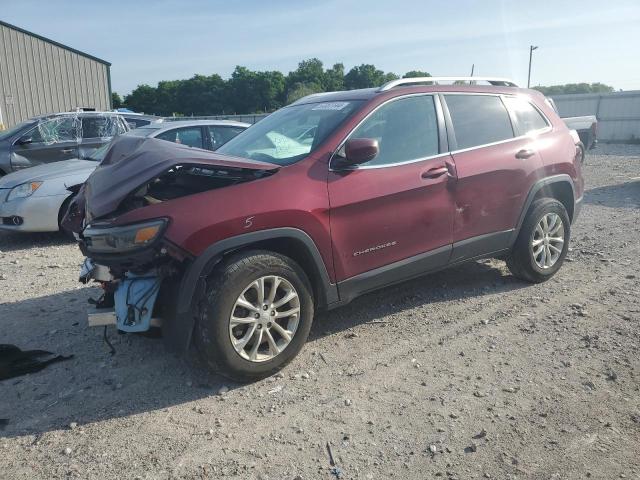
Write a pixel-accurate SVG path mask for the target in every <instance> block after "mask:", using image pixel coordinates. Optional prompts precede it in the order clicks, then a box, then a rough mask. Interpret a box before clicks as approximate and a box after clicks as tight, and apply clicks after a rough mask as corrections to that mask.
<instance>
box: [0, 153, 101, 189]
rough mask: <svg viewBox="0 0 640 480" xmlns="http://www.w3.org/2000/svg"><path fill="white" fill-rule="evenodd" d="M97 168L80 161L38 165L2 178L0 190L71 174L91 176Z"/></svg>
mask: <svg viewBox="0 0 640 480" xmlns="http://www.w3.org/2000/svg"><path fill="white" fill-rule="evenodd" d="M97 166H98V162H94V161H91V160H78V159H72V160H64V161H62V162H53V163H47V164H44V165H38V166H36V167H30V168H25V169H24V170H19V171H17V172H13V173H10V174H9V175H5V176H4V177H2V178H0V188H13V187H15V186H17V185H21V184H23V183H27V182H44V181H46V180H53V179H56V178H61V177H65V176H67V175H70V174H72V175H75V174H78V173H81V172H83V171H86V173H87V174H89V173H90V172H91V171H92V170H93V169H95V168H96V167H97Z"/></svg>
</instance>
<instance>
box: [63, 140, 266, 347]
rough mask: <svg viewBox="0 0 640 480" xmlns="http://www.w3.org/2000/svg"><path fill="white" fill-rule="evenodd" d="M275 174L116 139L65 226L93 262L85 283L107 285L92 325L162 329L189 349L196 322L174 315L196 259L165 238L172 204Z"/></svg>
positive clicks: (157, 143)
mask: <svg viewBox="0 0 640 480" xmlns="http://www.w3.org/2000/svg"><path fill="white" fill-rule="evenodd" d="M276 170H277V167H276V166H273V165H271V164H266V163H262V162H252V161H250V160H245V159H234V158H231V157H224V156H222V155H220V154H215V153H212V152H206V151H202V150H198V149H193V148H190V147H185V146H181V145H176V144H173V143H169V142H166V141H163V140H155V139H140V138H138V137H126V136H123V137H121V138H120V139H117V140H115V141H114V143H113V144H112V146H111V147H110V149H109V151H108V152H107V154H106V155H105V159H104V160H103V162H102V163H101V164H100V166H99V167H98V168H97V169H96V170H95V172H94V173H93V174H92V175H91V176H90V177H89V179H88V180H87V182H86V183H85V184H84V185H83V186H82V188H81V189H80V191H79V192H78V194H77V196H76V199H75V201H74V202H73V204H72V205H70V207H69V209H68V212H67V215H66V217H65V219H64V221H63V227H65V228H66V229H68V230H72V231H74V232H75V233H76V235H77V237H78V239H79V244H80V249H81V250H82V252H83V253H84V255H85V256H86V257H87V261H86V262H85V264H84V266H83V270H82V272H81V276H80V281H82V282H85V283H86V282H89V281H91V280H93V281H96V282H98V283H100V285H101V286H102V288H103V292H104V293H103V295H102V297H101V298H100V299H99V300H97V301H95V302H94V303H95V306H96V309H95V311H93V312H91V313H90V314H89V324H90V325H92V326H98V325H109V324H115V325H116V326H117V328H118V329H119V330H121V331H124V332H144V331H147V330H149V329H150V328H152V327H162V328H163V333H164V337H165V340H166V341H167V343H168V345H169V346H170V347H173V348H172V349H173V350H178V351H182V350H184V348H185V339H186V340H187V343H188V338H189V337H190V334H191V327H192V325H193V321H192V319H178V318H176V301H177V296H178V292H179V291H180V290H181V282H182V278H183V276H184V274H185V272H186V270H187V269H188V268H189V266H190V265H191V264H192V262H193V260H194V254H193V253H192V252H189V251H187V250H186V249H184V248H182V247H181V246H179V245H177V244H175V243H174V242H172V241H171V239H170V238H169V237H170V236H169V235H167V233H168V231H169V230H170V229H171V228H172V227H175V226H174V224H175V223H176V217H175V215H176V211H175V210H174V209H172V208H171V205H172V202H175V201H177V200H179V199H182V198H184V197H188V196H192V195H197V194H201V193H204V192H209V191H212V190H216V189H220V188H224V187H228V186H231V185H236V184H239V183H243V182H248V181H252V180H256V179H259V178H262V177H264V176H268V175H271V174H273V173H274V172H275V171H276ZM206 203H207V202H205V203H198V202H194V206H195V209H196V210H197V209H198V208H210V207H208V206H207V205H206ZM165 207H166V208H165ZM181 211H183V210H181ZM189 214H190V215H197V211H195V212H194V211H190V212H189ZM183 215H184V214H183Z"/></svg>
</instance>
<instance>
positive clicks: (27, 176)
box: [0, 120, 249, 232]
mask: <svg viewBox="0 0 640 480" xmlns="http://www.w3.org/2000/svg"><path fill="white" fill-rule="evenodd" d="M248 127H249V124H247V123H240V122H231V121H225V120H192V121H184V120H181V121H160V122H154V123H151V124H150V125H147V126H144V127H141V128H137V129H135V130H132V131H130V132H128V133H126V135H136V136H145V137H154V138H159V139H162V140H167V141H171V142H176V143H182V144H186V145H189V146H192V147H196V148H204V149H207V150H215V149H217V148H218V147H219V146H220V145H222V144H223V143H225V142H227V141H228V140H231V138H233V137H235V136H236V135H238V134H239V133H241V132H242V131H244V130H246V129H247V128H248ZM108 148H109V144H107V145H104V146H103V147H101V148H100V149H98V150H96V151H95V152H94V153H93V154H92V155H91V157H89V158H87V159H83V160H81V159H72V160H65V161H62V162H54V163H49V164H44V165H39V166H37V167H32V168H27V169H24V170H20V171H17V172H14V173H10V174H9V175H5V176H4V177H1V178H0V230H11V231H21V232H57V231H58V230H60V221H61V220H62V217H63V215H64V213H65V212H66V209H67V205H68V204H69V202H70V201H71V198H72V197H73V195H74V193H73V192H72V191H70V190H69V187H71V186H74V185H79V184H82V183H84V182H85V180H86V179H87V178H89V175H91V173H92V172H93V171H94V170H95V168H96V167H97V166H98V164H99V163H100V161H101V160H102V158H103V157H104V154H105V152H106V150H107V149H108Z"/></svg>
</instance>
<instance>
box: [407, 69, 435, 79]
mask: <svg viewBox="0 0 640 480" xmlns="http://www.w3.org/2000/svg"><path fill="white" fill-rule="evenodd" d="M430 76H431V74H430V73H429V72H423V71H421V70H411V71H410V72H407V73H405V74H404V75H403V76H402V78H418V77H430Z"/></svg>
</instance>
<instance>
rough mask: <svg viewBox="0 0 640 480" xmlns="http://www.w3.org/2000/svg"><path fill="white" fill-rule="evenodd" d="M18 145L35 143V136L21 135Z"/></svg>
mask: <svg viewBox="0 0 640 480" xmlns="http://www.w3.org/2000/svg"><path fill="white" fill-rule="evenodd" d="M16 143H17V144H18V145H29V144H30V143H33V138H31V137H21V138H20V139H19V140H18V141H17V142H16Z"/></svg>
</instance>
